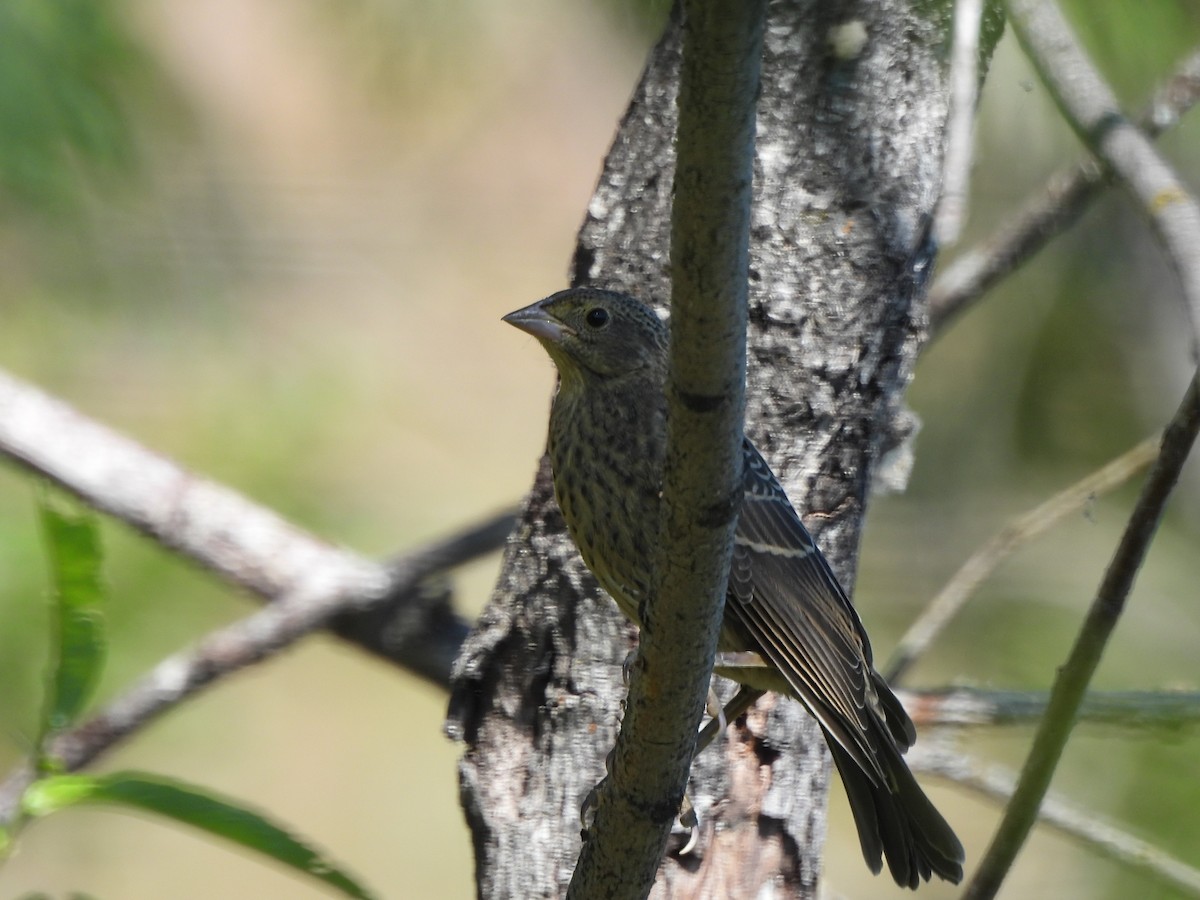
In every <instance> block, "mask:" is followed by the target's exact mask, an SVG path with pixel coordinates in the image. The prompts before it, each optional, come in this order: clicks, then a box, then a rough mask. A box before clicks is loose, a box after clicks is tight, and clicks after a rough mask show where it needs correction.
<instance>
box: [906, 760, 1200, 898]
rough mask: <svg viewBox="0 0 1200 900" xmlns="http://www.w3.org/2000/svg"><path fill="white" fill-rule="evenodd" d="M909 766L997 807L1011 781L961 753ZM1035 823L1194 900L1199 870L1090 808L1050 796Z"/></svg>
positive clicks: (1199, 883) (1001, 772)
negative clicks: (989, 801) (1149, 876)
mask: <svg viewBox="0 0 1200 900" xmlns="http://www.w3.org/2000/svg"><path fill="white" fill-rule="evenodd" d="M910 762H911V764H912V767H913V769H914V771H917V772H921V773H924V774H930V775H937V776H939V777H942V778H946V779H949V780H950V781H953V782H954V783H955V784H958V785H962V786H964V787H967V788H969V789H971V790H974V791H976V792H978V793H980V794H982V795H984V796H986V797H988V798H990V799H993V800H997V801H999V802H1000V803H1001V804H1002V805H1003V804H1006V803H1007V802H1008V801H1009V800H1010V799H1011V797H1012V795H1013V785H1014V783H1015V781H1016V779H1015V778H1014V777H1013V774H1012V773H1011V772H1008V771H1006V770H1003V769H1000V768H997V767H991V766H989V767H988V768H986V769H980V768H979V767H978V766H976V765H974V764H973V763H972V762H971V761H970V760H969V759H966V758H964V757H963V755H962V754H961V753H951V752H948V751H939V750H930V751H929V752H925V751H923V750H918V751H917V752H914V753H913V755H912V756H911V757H910ZM1038 819H1039V821H1040V822H1042V823H1043V824H1045V825H1047V826H1049V827H1051V828H1053V829H1055V830H1056V831H1058V832H1060V833H1062V834H1065V835H1066V836H1068V837H1071V838H1075V839H1076V840H1078V841H1080V842H1081V843H1083V844H1086V845H1088V846H1090V847H1092V848H1093V849H1095V850H1097V851H1099V852H1100V853H1103V854H1105V855H1106V856H1109V857H1111V858H1113V859H1116V860H1118V861H1120V862H1123V863H1125V864H1126V865H1129V866H1133V867H1136V868H1140V869H1145V870H1146V871H1147V872H1150V873H1152V874H1153V875H1155V876H1157V877H1158V878H1161V879H1162V880H1163V881H1165V882H1167V883H1168V884H1171V885H1173V886H1174V887H1176V888H1178V889H1179V890H1182V891H1184V892H1185V893H1187V894H1189V895H1190V896H1193V897H1200V871H1198V870H1197V869H1195V868H1193V867H1192V866H1189V865H1187V864H1186V863H1183V862H1180V861H1179V860H1177V859H1175V858H1174V857H1171V856H1169V855H1167V854H1166V853H1164V852H1163V851H1162V850H1161V849H1159V848H1158V847H1156V846H1154V845H1153V844H1151V843H1149V842H1148V841H1144V840H1142V839H1141V838H1139V837H1136V836H1134V835H1132V834H1130V833H1129V832H1127V831H1123V830H1122V829H1120V828H1117V827H1116V826H1114V825H1111V824H1109V823H1107V822H1103V821H1101V820H1100V819H1099V817H1098V816H1097V815H1096V813H1095V812H1093V811H1092V810H1084V809H1080V808H1078V807H1075V806H1073V805H1072V804H1069V803H1067V802H1066V801H1065V800H1063V799H1062V798H1061V797H1057V796H1055V795H1053V794H1051V795H1049V796H1047V797H1046V798H1045V799H1044V800H1043V801H1042V804H1041V808H1040V809H1039V810H1038Z"/></svg>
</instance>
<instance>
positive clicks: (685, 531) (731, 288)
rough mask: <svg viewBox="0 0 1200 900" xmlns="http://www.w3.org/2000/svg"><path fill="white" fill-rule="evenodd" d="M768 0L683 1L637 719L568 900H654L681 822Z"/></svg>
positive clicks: (735, 448)
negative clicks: (663, 398) (667, 310)
mask: <svg viewBox="0 0 1200 900" xmlns="http://www.w3.org/2000/svg"><path fill="white" fill-rule="evenodd" d="M766 5H767V4H766V0H684V2H683V4H682V6H683V16H684V18H683V56H682V62H681V67H680V76H679V98H678V107H679V121H678V125H677V129H676V166H675V181H674V205H673V209H672V215H671V284H672V288H671V345H670V357H669V364H668V373H667V386H666V387H667V391H666V393H667V405H668V414H667V446H666V459H665V466H664V472H663V489H662V518H661V522H660V528H659V544H658V546H657V547H656V548H654V567H655V572H654V576H653V578H652V580H651V588H650V597H649V600H648V613H647V615H646V617H645V621H644V625H643V629H642V635H641V641H640V644H639V649H638V656H637V659H636V662H635V664H634V667H633V677H632V680H631V683H630V687H629V699H628V711H627V713H626V715H625V720H624V722H623V724H622V727H621V732H620V734H619V735H618V737H617V745H616V747H615V748H614V750H613V754H612V764H611V768H610V777H609V780H608V782H606V784H605V785H603V786H602V787H601V789H600V798H599V802H598V806H597V808H596V814H595V819H594V824H593V827H592V828H590V829H589V834H588V836H587V839H586V841H585V842H584V845H583V852H582V853H581V854H580V857H579V862H578V864H577V866H576V868H575V872H574V875H573V877H572V879H571V884H570V886H569V888H568V890H567V896H568V898H572V900H581V898H584V897H614V896H628V897H644V896H646V895H647V894H648V893H649V891H650V888H651V886H652V885H653V883H654V877H655V874H656V873H657V871H658V868H659V863H660V862H661V859H662V854H663V851H664V849H665V847H666V842H667V837H668V834H669V831H670V825H671V822H672V820H673V819H674V818H675V816H676V815H677V814H678V812H679V806H680V801H681V800H682V799H683V792H684V788H685V786H686V785H687V779H688V774H689V772H690V769H691V763H692V756H693V754H694V753H695V748H696V727H697V725H698V724H699V721H700V716H701V713H702V711H703V709H704V700H705V697H706V696H707V693H708V685H709V676H710V673H711V672H712V664H713V657H714V655H715V653H716V649H717V633H718V631H719V629H720V624H721V618H722V611H723V601H724V595H725V583H726V581H727V579H728V574H729V561H730V559H731V557H732V551H733V536H734V528H735V525H736V522H737V509H738V506H737V500H738V499H740V497H741V458H742V418H743V411H744V409H745V373H746V320H747V311H746V309H747V303H746V292H747V279H748V275H749V239H750V200H751V184H752V177H753V163H754V126H755V108H756V103H757V100H758V91H759V76H760V69H761V64H762V46H763V28H764V22H765V18H766Z"/></svg>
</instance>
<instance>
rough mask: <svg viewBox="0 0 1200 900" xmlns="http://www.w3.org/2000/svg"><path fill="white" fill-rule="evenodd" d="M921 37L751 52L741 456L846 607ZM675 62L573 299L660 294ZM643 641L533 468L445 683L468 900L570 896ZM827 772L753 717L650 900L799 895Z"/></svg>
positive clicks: (922, 110) (812, 864) (816, 839)
mask: <svg viewBox="0 0 1200 900" xmlns="http://www.w3.org/2000/svg"><path fill="white" fill-rule="evenodd" d="M914 6H915V4H914ZM925 15H926V14H923V13H920V12H918V11H917V10H915V9H914V8H913V6H910V5H909V4H908V3H905V2H901V0H873V2H861V3H845V2H835V0H825V2H816V0H808V2H798V0H787V2H776V3H773V4H772V5H771V7H770V11H769V21H768V28H767V33H766V39H765V51H764V60H763V70H762V85H763V90H762V97H761V99H760V102H759V107H758V146H757V151H756V159H755V186H754V196H755V201H754V214H753V216H754V217H753V225H752V234H751V248H750V250H751V267H750V278H751V284H750V301H749V302H750V309H749V313H750V347H749V375H748V394H747V401H748V403H747V406H748V410H747V433H748V434H749V435H750V436H751V437H752V438H753V440H754V441H755V442H756V443H757V445H758V446H759V448H760V449H761V450H762V451H763V453H764V454H765V455H766V456H767V457H768V459H769V461H770V462H771V464H772V466H773V467H774V468H775V471H776V472H777V473H778V475H779V477H780V479H781V480H782V481H783V483H784V484H785V486H787V488H788V490H789V493H790V495H791V497H792V499H793V501H794V502H795V503H796V506H797V508H798V509H800V510H801V511H802V512H803V514H804V517H805V521H806V524H807V525H808V526H809V528H810V529H811V530H812V532H813V534H814V536H815V537H816V538H817V539H818V541H819V542H820V543H821V546H822V548H823V549H824V551H825V553H826V555H827V556H828V557H829V560H830V562H831V564H832V565H833V567H834V569H835V570H836V571H837V573H838V575H839V577H840V578H841V579H842V580H843V583H844V584H846V585H847V587H849V586H850V585H851V584H852V582H853V576H854V562H855V554H856V552H857V547H858V539H859V532H860V527H861V524H862V516H863V511H864V507H865V501H866V496H867V491H868V486H869V483H870V480H871V477H872V475H873V473H874V471H875V469H876V467H877V464H878V463H879V462H880V459H881V457H882V456H883V455H884V453H885V452H887V451H889V450H891V449H893V448H896V447H898V446H901V445H902V443H903V439H904V438H905V437H906V436H907V431H908V430H909V426H908V418H907V415H906V414H905V413H904V412H903V411H902V408H901V398H902V393H903V390H904V388H905V386H906V385H907V383H908V381H909V378H910V377H911V372H912V366H913V362H914V360H915V358H916V355H917V351H918V349H919V346H920V343H921V339H922V337H923V334H924V328H925V318H926V314H925V308H924V303H923V295H924V291H923V287H924V280H925V275H926V273H927V271H928V268H929V266H930V265H931V262H932V253H933V248H932V246H931V244H930V243H929V240H928V237H927V235H928V228H927V224H928V221H929V217H930V215H931V213H932V211H933V206H934V204H935V202H936V199H937V195H938V190H939V186H940V175H941V157H942V139H943V138H942V135H943V130H944V126H945V120H946V112H947V101H946V88H945V83H944V76H945V72H944V67H943V61H942V60H943V56H944V43H943V42H944V39H945V36H946V34H947V29H946V23H945V22H944V21H942V20H941V19H937V18H928V17H925ZM678 63H679V45H678V28H677V26H676V25H675V24H672V25H671V26H670V27H669V28H668V30H667V33H666V34H665V36H664V38H663V39H662V40H661V41H660V43H659V44H658V46H657V47H656V48H655V49H654V51H653V52H652V54H651V57H650V60H649V62H648V64H647V68H646V70H645V73H644V74H643V77H642V80H641V83H640V84H639V86H638V89H637V91H636V93H635V96H634V98H633V100H632V102H631V104H630V107H629V110H628V111H627V113H626V115H625V118H624V119H623V121H622V123H621V127H620V130H619V132H618V134H617V137H616V140H615V142H614V144H613V147H612V148H611V150H610V152H609V154H608V157H607V160H606V163H605V168H604V172H603V174H602V176H601V179H600V183H599V184H598V185H597V188H596V192H595V195H594V197H593V199H592V202H591V204H590V205H589V208H588V214H587V217H586V220H585V222H584V225H583V227H582V229H581V231H580V235H579V243H578V247H577V251H576V254H575V258H574V261H573V266H572V277H571V280H572V282H573V283H574V284H584V283H588V284H595V285H597V286H600V287H605V288H611V289H615V290H620V291H624V292H626V293H630V294H633V295H635V296H638V297H641V298H642V299H644V300H647V301H650V302H654V303H656V304H659V305H661V304H662V303H663V302H665V299H666V298H667V297H668V295H669V285H668V282H667V278H668V255H669V247H668V235H669V233H670V202H671V197H670V192H671V183H672V177H673V160H674V150H673V136H674V124H675V87H676V74H677V71H678ZM553 288H554V286H553V285H548V286H547V291H546V292H547V293H550V292H551V290H552V289H553ZM530 299H534V298H530ZM867 626H868V628H869V627H870V617H869V616H868V617H867ZM634 641H636V635H635V633H634V632H633V629H632V627H631V626H629V625H628V624H627V623H626V622H625V621H624V619H623V618H621V616H620V614H619V613H618V612H617V610H616V607H615V606H614V605H613V604H612V602H611V601H610V600H609V599H608V598H607V597H605V596H604V595H603V594H602V593H601V592H600V591H599V589H598V587H597V586H596V584H595V582H594V580H593V579H592V577H591V575H590V574H589V573H588V572H587V570H586V569H585V568H584V567H583V564H582V562H581V561H580V559H579V557H578V554H577V553H576V551H575V549H574V547H573V545H572V544H571V542H570V540H569V538H567V536H566V534H565V532H564V530H563V523H562V519H561V516H560V514H559V513H558V510H557V508H556V506H555V503H554V498H553V491H552V488H551V484H550V479H549V473H548V471H547V465H546V461H545V459H543V460H542V462H541V464H540V466H539V470H538V474H537V477H536V479H535V481H534V485H533V489H532V491H531V492H530V495H529V497H528V498H527V499H526V503H525V506H524V509H523V510H522V515H521V519H520V523H519V524H518V526H517V528H516V530H515V531H514V533H513V535H512V537H511V538H510V540H509V543H508V546H507V549H506V552H505V558H504V568H503V572H502V574H501V577H500V581H499V583H498V584H497V586H496V590H495V593H494V594H493V597H492V599H491V602H490V603H489V605H488V607H487V609H486V611H485V612H484V614H483V616H482V617H481V618H480V621H479V623H478V625H477V627H476V630H475V631H474V633H473V634H472V635H471V636H470V637H469V638H468V640H467V642H466V644H465V645H464V648H463V652H462V654H461V655H460V657H459V660H458V662H457V664H456V668H455V675H454V686H453V695H452V699H451V705H450V714H449V719H448V724H447V728H448V732H449V733H450V734H451V735H452V736H454V737H456V738H458V739H460V740H462V741H463V742H464V754H463V758H462V761H461V763H460V767H459V773H460V790H461V797H462V802H463V808H464V810H465V812H466V815H467V820H468V824H469V825H470V828H471V831H472V835H473V840H474V843H475V854H476V879H477V887H478V892H479V896H480V897H484V898H489V900H491V898H509V897H511V898H534V897H559V896H561V895H562V894H563V893H564V892H565V890H566V886H567V883H568V881H569V880H570V875H571V871H572V868H573V866H574V864H575V860H576V857H577V856H578V854H579V849H580V837H579V835H580V820H579V810H580V807H581V805H582V803H583V800H584V797H585V796H586V795H587V794H588V792H589V791H590V790H591V789H592V788H593V787H594V786H595V784H596V783H597V782H598V781H599V780H600V779H601V777H603V775H604V771H605V766H604V759H605V755H606V754H607V753H608V751H609V750H610V748H611V747H612V745H613V741H614V736H615V733H616V729H617V727H618V724H619V718H620V712H621V703H622V698H623V696H624V692H625V690H624V686H623V684H622V680H621V664H622V662H623V660H624V659H625V658H626V656H627V655H628V652H629V650H630V649H631V648H632V646H633V644H634ZM721 690H722V692H723V693H725V694H727V693H728V689H727V686H722V687H721ZM828 771H829V766H828V756H827V753H826V750H825V747H824V743H823V741H822V738H821V735H820V731H819V729H818V728H817V727H816V725H815V723H814V722H813V721H812V720H811V719H810V718H809V717H808V715H807V713H805V712H804V710H803V709H802V708H801V707H800V705H799V704H797V703H794V702H790V701H787V700H783V699H776V698H772V697H770V696H768V697H766V698H764V699H763V700H762V701H760V703H759V705H758V707H756V708H755V709H754V710H752V711H751V712H750V713H749V714H748V716H747V717H746V718H745V720H743V721H742V722H739V723H738V725H737V726H736V727H733V728H731V729H730V730H729V732H728V735H727V737H726V738H725V739H724V740H719V741H718V742H716V743H715V744H714V745H713V746H712V747H711V748H710V749H708V750H707V751H705V752H704V753H702V754H700V755H699V756H698V757H697V759H696V762H695V764H694V766H693V780H692V784H691V787H690V789H689V792H690V796H691V799H692V801H693V802H694V804H695V806H696V808H697V811H698V813H699V816H700V823H701V824H700V832H699V842H698V844H697V846H696V847H695V848H694V850H693V851H692V852H691V853H690V854H689V855H686V856H679V855H677V854H676V853H675V852H669V853H668V856H667V859H666V860H665V861H664V863H663V867H662V869H661V871H660V873H659V878H658V881H657V882H656V884H655V887H654V891H653V893H652V896H655V897H750V896H780V897H782V896H787V897H813V896H815V895H816V890H817V881H818V875H819V871H820V858H821V851H822V845H823V841H824V835H825V799H826V793H827V787H828ZM679 844H682V839H681V840H680V841H679ZM678 849H679V848H678V846H674V845H673V847H672V850H673V851H677V850H678ZM615 887H616V886H614V888H615ZM619 893H620V892H619V890H615V891H614V896H616V895H619Z"/></svg>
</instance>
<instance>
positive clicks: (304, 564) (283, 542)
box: [0, 372, 514, 687]
mask: <svg viewBox="0 0 1200 900" xmlns="http://www.w3.org/2000/svg"><path fill="white" fill-rule="evenodd" d="M0 454H3V455H6V456H8V457H10V458H11V459H13V460H15V461H16V462H18V463H20V464H21V465H22V466H24V467H25V468H27V469H29V470H30V471H32V472H34V473H36V474H38V475H42V476H45V477H47V478H49V479H51V480H52V481H54V482H56V483H57V484H59V485H61V486H62V487H64V488H65V489H67V490H68V491H70V492H71V493H73V494H76V495H77V496H79V497H80V498H81V499H82V500H83V501H84V502H85V503H87V504H89V505H91V506H93V507H95V508H96V509H98V510H100V511H102V512H105V513H108V514H110V515H112V516H113V517H114V518H117V519H119V520H120V521H122V522H124V523H126V524H127V525H130V526H131V527H133V528H134V529H136V530H138V531H140V532H142V533H143V534H145V535H147V536H149V537H150V538H152V539H153V540H155V541H156V542H157V543H159V544H161V545H162V546H164V547H167V548H169V549H171V550H173V551H175V552H176V553H178V554H180V555H181V556H183V557H185V558H187V559H190V560H192V561H193V562H196V563H199V564H200V565H201V566H203V567H205V568H207V569H209V570H210V571H212V572H214V573H216V574H217V575H218V576H219V577H221V578H222V579H224V580H225V581H227V582H229V583H231V584H233V585H236V586H238V587H241V588H243V589H245V590H247V591H249V592H250V593H252V594H254V595H256V596H258V597H259V598H261V599H264V600H268V601H274V600H276V599H278V598H283V597H288V598H292V599H291V602H292V603H298V602H300V600H302V599H304V598H307V600H308V602H312V603H313V604H315V607H314V610H315V612H314V615H320V616H324V617H325V618H322V619H321V621H320V622H318V623H317V625H322V624H325V621H326V619H327V618H328V617H329V616H330V615H332V614H333V613H339V616H338V618H337V619H336V621H335V622H334V623H333V624H332V627H333V629H334V631H335V632H336V633H337V634H339V635H341V636H342V637H344V638H346V639H347V640H351V641H353V642H355V643H357V644H359V645H360V646H362V647H363V648H364V649H366V650H368V651H370V652H371V653H374V654H376V655H378V656H381V657H383V658H385V659H388V660H390V661H391V662H394V663H396V664H397V665H400V666H402V667H403V668H406V669H408V670H409V671H410V672H412V673H414V674H416V675H418V676H420V677H422V678H425V679H427V680H429V681H431V682H433V683H435V684H437V685H439V686H441V687H445V686H446V685H447V684H448V683H449V673H450V666H451V664H452V662H453V660H454V657H455V655H456V654H457V652H458V648H459V646H460V645H461V643H462V640H463V637H464V636H465V634H466V631H467V625H466V623H465V622H464V621H463V620H462V619H461V618H460V617H459V616H457V615H456V614H455V613H454V612H453V611H452V610H451V609H450V608H449V605H448V602H447V598H445V597H442V598H437V597H432V598H431V597H428V596H424V597H422V596H419V594H420V592H419V591H418V590H417V589H416V588H413V589H412V590H406V591H397V590H396V589H395V586H394V585H393V577H392V575H391V574H390V573H389V565H385V564H381V563H378V562H374V561H372V560H368V559H366V558H364V557H361V556H358V555H357V554H355V553H352V552H351V551H349V550H345V549H343V548H340V547H335V546H333V545H331V544H328V543H326V542H325V541H322V540H320V539H318V538H316V537H314V536H313V535H311V534H308V533H307V532H305V531H303V530H301V529H299V528H297V527H296V526H294V525H292V524H290V523H288V522H286V521H284V520H283V519H281V518H280V517H279V516H277V515H276V514H275V513H273V512H271V511H270V510H268V509H266V508H264V507H261V506H258V505H256V504H254V503H252V502H251V501H250V500H248V499H247V498H245V497H243V496H241V495H240V494H238V493H236V492H234V491H232V490H230V489H228V488H226V487H223V486H222V485H219V484H216V483H214V482H212V481H208V480H206V479H203V478H200V477H198V476H196V475H194V474H192V473H190V472H188V471H186V470H184V469H183V468H181V467H180V466H178V465H177V464H176V463H174V462H172V461H171V460H169V459H167V458H165V457H163V456H160V455H158V454H156V453H154V452H152V451H150V450H148V449H146V448H145V447H143V446H141V445H139V444H138V443H136V442H135V441H133V440H130V439H129V438H127V437H125V436H123V435H121V434H118V433H117V432H115V431H113V430H111V429H109V428H106V427H105V426H103V425H101V424H99V423H98V422H95V421H93V420H91V419H88V418H87V417H86V416H84V415H83V414H81V413H80V412H78V411H77V410H75V409H72V408H71V407H70V406H68V405H67V404H65V403H63V402H61V401H59V400H57V399H55V398H53V397H51V396H50V395H48V394H46V393H44V392H43V391H40V390H38V389H37V388H35V387H33V386H32V385H29V384H26V383H24V382H22V381H20V380H18V379H16V378H14V377H12V376H11V375H8V374H6V373H4V372H0ZM513 521H514V515H513V513H512V512H511V511H507V512H503V513H500V514H498V515H496V516H493V517H492V518H490V519H488V520H486V521H484V522H482V523H481V524H479V525H478V526H475V527H472V528H470V529H468V530H467V531H466V532H464V533H463V534H462V535H461V536H459V537H458V538H452V539H450V540H448V541H443V542H441V543H440V544H439V545H438V547H439V548H440V550H439V552H440V554H441V555H440V557H439V564H438V565H437V566H434V567H433V568H431V569H430V571H442V570H444V569H446V568H448V567H450V566H452V565H456V564H458V563H460V562H464V561H466V560H467V559H470V558H473V557H474V556H477V555H479V554H481V553H486V552H490V551H492V550H495V549H498V548H499V547H500V546H501V544H502V543H503V541H504V538H505V536H506V535H507V534H508V532H509V531H510V530H511V528H512V523H513ZM423 552H431V551H429V550H427V551H423ZM408 563H409V560H407V559H403V560H400V561H399V562H393V563H392V564H390V565H391V567H396V566H398V567H399V568H400V569H403V568H405V567H406V566H407V565H408ZM314 586H316V587H314ZM321 586H324V587H321ZM347 586H357V588H356V589H357V590H358V591H359V593H358V594H354V593H353V592H351V591H349V589H348V588H347ZM338 604H340V607H338ZM314 627H316V626H314Z"/></svg>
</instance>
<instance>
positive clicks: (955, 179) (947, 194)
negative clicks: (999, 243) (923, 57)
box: [934, 0, 983, 246]
mask: <svg viewBox="0 0 1200 900" xmlns="http://www.w3.org/2000/svg"><path fill="white" fill-rule="evenodd" d="M982 21H983V0H957V2H955V4H954V49H953V51H952V53H951V55H950V119H949V121H948V122H947V123H946V162H945V177H944V179H943V182H942V198H941V200H940V202H939V203H938V209H937V223H936V226H935V229H934V231H935V234H936V236H937V241H938V243H939V244H941V245H942V246H949V245H950V244H953V243H954V242H955V241H957V240H958V236H959V233H960V232H961V231H962V226H963V223H964V222H965V221H966V218H967V199H968V197H969V195H970V184H971V159H972V156H973V152H972V151H973V149H974V143H975V111H976V107H977V105H978V103H977V101H978V98H979V29H980V25H981V24H982Z"/></svg>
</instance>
